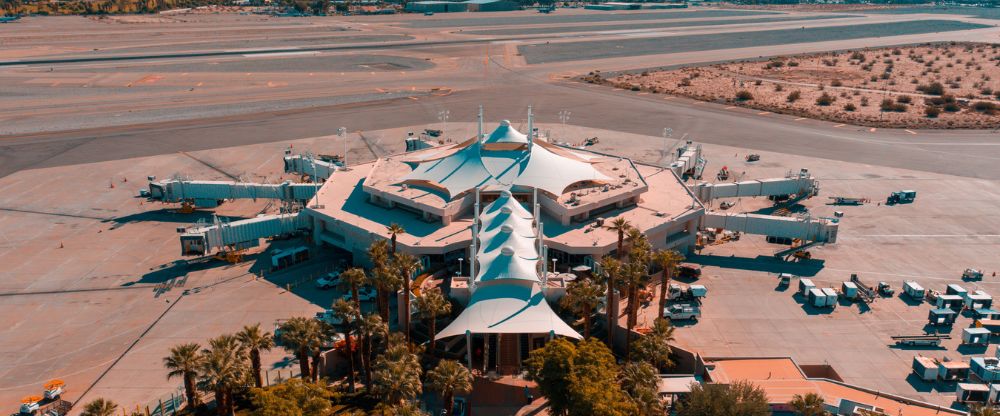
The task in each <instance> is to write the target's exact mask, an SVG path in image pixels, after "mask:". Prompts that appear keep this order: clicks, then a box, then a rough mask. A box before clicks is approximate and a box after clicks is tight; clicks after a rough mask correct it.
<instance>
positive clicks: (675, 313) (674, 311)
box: [663, 304, 701, 321]
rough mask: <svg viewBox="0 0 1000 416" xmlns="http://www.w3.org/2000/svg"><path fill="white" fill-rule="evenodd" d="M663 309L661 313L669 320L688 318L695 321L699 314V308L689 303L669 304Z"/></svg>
mask: <svg viewBox="0 0 1000 416" xmlns="http://www.w3.org/2000/svg"><path fill="white" fill-rule="evenodd" d="M664 309H665V310H664V311H663V315H664V316H666V317H667V318H669V319H670V320H671V321H684V320H688V319H690V320H694V321H697V320H698V317H699V316H701V310H700V309H699V308H698V306H696V305H691V304H676V305H670V306H667V307H666V308H664Z"/></svg>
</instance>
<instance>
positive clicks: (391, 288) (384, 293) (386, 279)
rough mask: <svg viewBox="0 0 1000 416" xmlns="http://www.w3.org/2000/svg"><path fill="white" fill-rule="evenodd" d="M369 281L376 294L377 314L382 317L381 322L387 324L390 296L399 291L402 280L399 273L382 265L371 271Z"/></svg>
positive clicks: (388, 266)
mask: <svg viewBox="0 0 1000 416" xmlns="http://www.w3.org/2000/svg"><path fill="white" fill-rule="evenodd" d="M371 281H372V285H373V286H375V290H376V292H377V293H378V313H379V315H381V316H382V321H384V322H389V298H390V297H391V296H390V294H391V293H395V292H396V290H398V289H399V286H400V285H402V284H403V278H402V277H400V275H399V271H398V270H396V269H395V268H394V267H391V265H382V266H375V268H374V269H372V276H371Z"/></svg>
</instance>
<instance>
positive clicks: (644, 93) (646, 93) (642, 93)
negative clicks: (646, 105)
mask: <svg viewBox="0 0 1000 416" xmlns="http://www.w3.org/2000/svg"><path fill="white" fill-rule="evenodd" d="M639 95H649V93H648V92H640V93H639Z"/></svg>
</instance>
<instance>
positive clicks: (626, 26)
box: [462, 14, 857, 36]
mask: <svg viewBox="0 0 1000 416" xmlns="http://www.w3.org/2000/svg"><path fill="white" fill-rule="evenodd" d="M847 17H857V16H851V15H843V14H839V15H838V14H831V15H820V16H788V17H765V18H761V19H723V20H696V21H689V20H682V21H677V22H661V23H639V24H635V23H623V24H617V25H600V26H593V25H581V26H556V27H529V28H523V29H491V30H473V31H464V32H462V33H463V34H467V35H492V36H508V35H542V34H547V33H565V32H602V31H608V30H630V29H633V30H634V29H667V28H675V27H696V26H722V25H739V24H760V23H778V22H790V21H796V20H826V19H843V18H847Z"/></svg>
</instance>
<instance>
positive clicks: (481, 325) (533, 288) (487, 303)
mask: <svg viewBox="0 0 1000 416" xmlns="http://www.w3.org/2000/svg"><path fill="white" fill-rule="evenodd" d="M466 331H470V332H472V333H476V334H484V333H490V334H544V333H549V332H554V333H555V334H556V335H562V336H565V337H570V338H576V339H579V338H582V337H581V336H580V334H578V333H577V332H576V331H574V330H573V328H571V327H570V326H569V325H567V324H566V322H563V320H562V319H560V318H559V316H557V315H556V314H555V312H553V311H552V308H551V307H549V304H548V302H546V301H545V296H544V295H543V294H542V292H541V290H539V288H538V285H537V284H534V283H531V282H508V283H506V284H494V285H489V286H483V287H480V288H479V289H477V290H476V292H475V293H473V294H472V300H471V301H469V306H468V307H467V308H465V310H464V311H462V313H461V314H460V315H459V316H458V318H456V319H455V320H454V321H453V322H452V323H451V324H450V325H448V327H446V328H445V329H443V330H441V332H439V333H438V334H437V338H447V337H451V336H455V335H462V334H465V332H466Z"/></svg>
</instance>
